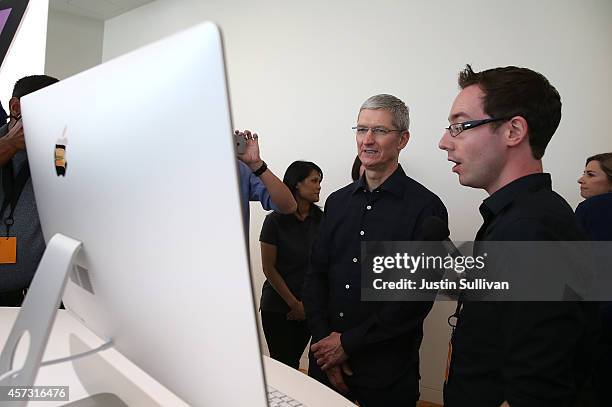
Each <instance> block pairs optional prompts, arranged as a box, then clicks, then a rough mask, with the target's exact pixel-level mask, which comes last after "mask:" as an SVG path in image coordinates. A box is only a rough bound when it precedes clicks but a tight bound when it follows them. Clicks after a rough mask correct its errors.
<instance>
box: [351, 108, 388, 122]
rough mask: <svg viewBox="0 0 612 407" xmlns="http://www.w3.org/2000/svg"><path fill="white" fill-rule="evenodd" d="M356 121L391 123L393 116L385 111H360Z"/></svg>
mask: <svg viewBox="0 0 612 407" xmlns="http://www.w3.org/2000/svg"><path fill="white" fill-rule="evenodd" d="M357 120H358V121H359V120H368V121H377V122H392V121H393V115H392V114H391V112H390V111H388V110H387V109H361V110H360V111H359V115H358V116H357Z"/></svg>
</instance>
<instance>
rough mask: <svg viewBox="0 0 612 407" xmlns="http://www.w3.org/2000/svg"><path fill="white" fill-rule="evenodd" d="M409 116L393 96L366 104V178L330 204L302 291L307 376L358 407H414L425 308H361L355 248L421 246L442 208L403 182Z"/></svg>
mask: <svg viewBox="0 0 612 407" xmlns="http://www.w3.org/2000/svg"><path fill="white" fill-rule="evenodd" d="M408 125H409V115H408V108H407V107H406V105H405V104H404V103H403V102H402V101H401V100H399V99H397V98H396V97H394V96H391V95H376V96H372V97H371V98H369V99H368V100H366V101H365V102H364V103H363V105H362V106H361V109H360V112H359V115H358V117H357V126H356V127H355V128H354V129H355V133H356V141H357V149H358V154H359V158H360V159H361V162H362V163H363V165H364V166H365V168H366V170H365V174H364V175H363V176H362V177H361V178H360V179H359V180H358V181H356V182H354V183H352V184H349V185H347V186H346V187H344V188H342V189H340V190H338V191H336V192H334V193H333V194H332V195H330V197H329V198H328V199H327V202H326V204H325V213H324V215H323V219H322V222H321V226H320V229H319V234H318V236H317V240H316V241H315V243H314V246H313V251H312V255H311V266H310V270H309V273H308V274H307V276H306V281H305V285H304V306H305V309H306V318H307V320H308V325H309V328H310V330H311V332H312V336H313V337H312V344H313V345H312V347H311V350H312V352H311V355H310V366H309V375H311V376H312V377H314V378H316V379H317V380H319V381H321V382H323V383H325V384H327V385H329V386H330V387H333V388H335V389H337V390H338V391H340V392H342V393H344V394H345V395H347V397H349V398H351V399H353V400H357V401H359V403H360V405H361V406H364V407H370V406H410V405H411V406H414V405H415V403H416V400H418V396H419V388H418V383H419V347H420V344H421V340H422V337H423V320H424V319H425V317H426V315H427V313H428V312H429V310H430V309H431V306H432V303H431V302H362V301H361V292H360V287H361V285H360V279H361V264H360V262H361V242H362V241H392V240H397V241H406V240H417V239H419V237H420V233H421V224H422V222H423V220H424V219H426V218H427V217H429V216H437V217H439V218H441V219H443V220H444V221H445V222H446V220H447V212H446V208H445V207H444V205H443V204H442V202H441V201H440V199H439V198H438V197H437V196H436V195H435V194H433V193H432V192H430V191H429V190H428V189H426V188H425V187H424V186H422V185H421V184H419V183H418V182H416V181H414V180H413V179H411V178H410V177H408V176H406V174H405V173H404V171H403V170H402V168H401V166H399V163H398V158H399V154H400V151H401V150H402V149H403V148H404V147H405V146H406V144H407V143H408V139H409V137H410V133H409V132H408Z"/></svg>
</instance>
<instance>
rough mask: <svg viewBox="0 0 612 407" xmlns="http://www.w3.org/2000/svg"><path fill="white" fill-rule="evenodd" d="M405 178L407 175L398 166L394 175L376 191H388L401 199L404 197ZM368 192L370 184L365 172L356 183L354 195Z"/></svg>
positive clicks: (399, 165)
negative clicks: (367, 181)
mask: <svg viewBox="0 0 612 407" xmlns="http://www.w3.org/2000/svg"><path fill="white" fill-rule="evenodd" d="M405 178H406V173H405V172H404V170H403V168H402V166H401V164H398V165H397V169H396V170H395V171H393V173H392V174H391V175H389V178H387V179H386V180H385V182H383V183H382V184H381V185H379V186H378V188H376V189H375V190H374V191H386V192H390V193H392V194H394V195H397V196H399V197H401V196H403V195H404V187H405V183H404V180H405ZM367 190H368V184H367V183H366V180H365V172H364V173H363V175H362V176H361V178H359V180H357V181H356V182H355V185H354V186H353V194H355V193H357V192H365V191H367ZM374 191H372V192H374Z"/></svg>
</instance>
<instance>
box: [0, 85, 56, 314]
mask: <svg viewBox="0 0 612 407" xmlns="http://www.w3.org/2000/svg"><path fill="white" fill-rule="evenodd" d="M57 81H58V80H57V79H55V78H52V77H50V76H46V75H33V76H26V77H24V78H21V79H19V80H18V81H17V82H16V83H15V86H14V87H13V94H12V97H11V100H10V101H9V105H8V107H9V113H10V120H9V122H8V123H7V124H5V125H3V126H2V127H0V167H1V169H0V175H1V178H0V179H1V180H2V184H1V185H0V203H1V204H2V210H1V211H0V214H1V217H2V222H1V223H0V230H1V232H0V236H1V237H0V239H1V240H2V242H1V244H0V306H9V307H19V306H21V303H22V302H23V299H24V297H25V291H26V290H27V288H28V287H29V286H30V282H31V281H32V278H33V277H34V273H35V272H36V268H37V267H38V263H39V262H40V259H41V257H42V255H43V252H44V251H45V240H44V238H43V234H42V229H41V228H40V220H39V218H38V211H37V209H36V200H35V199H34V189H33V188H32V179H31V178H30V167H29V166H28V154H27V152H26V149H25V148H26V145H25V138H24V133H23V127H22V123H21V98H22V97H23V96H25V95H27V94H30V93H32V92H35V91H37V90H39V89H42V88H45V87H47V86H50V85H52V84H54V83H56V82H57Z"/></svg>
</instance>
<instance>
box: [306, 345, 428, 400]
mask: <svg viewBox="0 0 612 407" xmlns="http://www.w3.org/2000/svg"><path fill="white" fill-rule="evenodd" d="M308 359H309V364H308V375H309V376H310V377H312V378H313V379H316V380H317V381H319V382H321V383H322V384H324V385H326V386H327V387H329V388H330V389H332V390H335V391H336V392H338V389H336V388H335V387H334V386H333V385H332V384H331V383H330V382H329V379H328V378H327V375H326V374H325V372H323V371H322V370H321V369H320V368H319V366H317V362H316V360H315V359H314V356H313V354H312V352H310V353H309V355H308ZM349 364H350V359H349ZM415 375H418V372H407V373H406V374H405V375H403V376H401V377H400V378H399V379H398V380H396V381H395V382H394V383H392V384H391V385H389V386H387V387H383V388H377V389H372V388H365V387H360V386H354V385H349V386H348V387H349V394H343V393H340V392H338V393H340V394H342V396H344V397H346V398H347V399H349V400H351V401H353V402H355V401H356V402H358V403H359V406H361V407H390V406H392V407H415V406H416V403H417V401H418V400H419V389H418V386H419V385H418V383H419V382H418V379H417V378H416V377H415ZM417 377H418V376H417ZM344 380H345V381H350V379H349V380H347V378H346V376H345V377H344Z"/></svg>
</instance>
